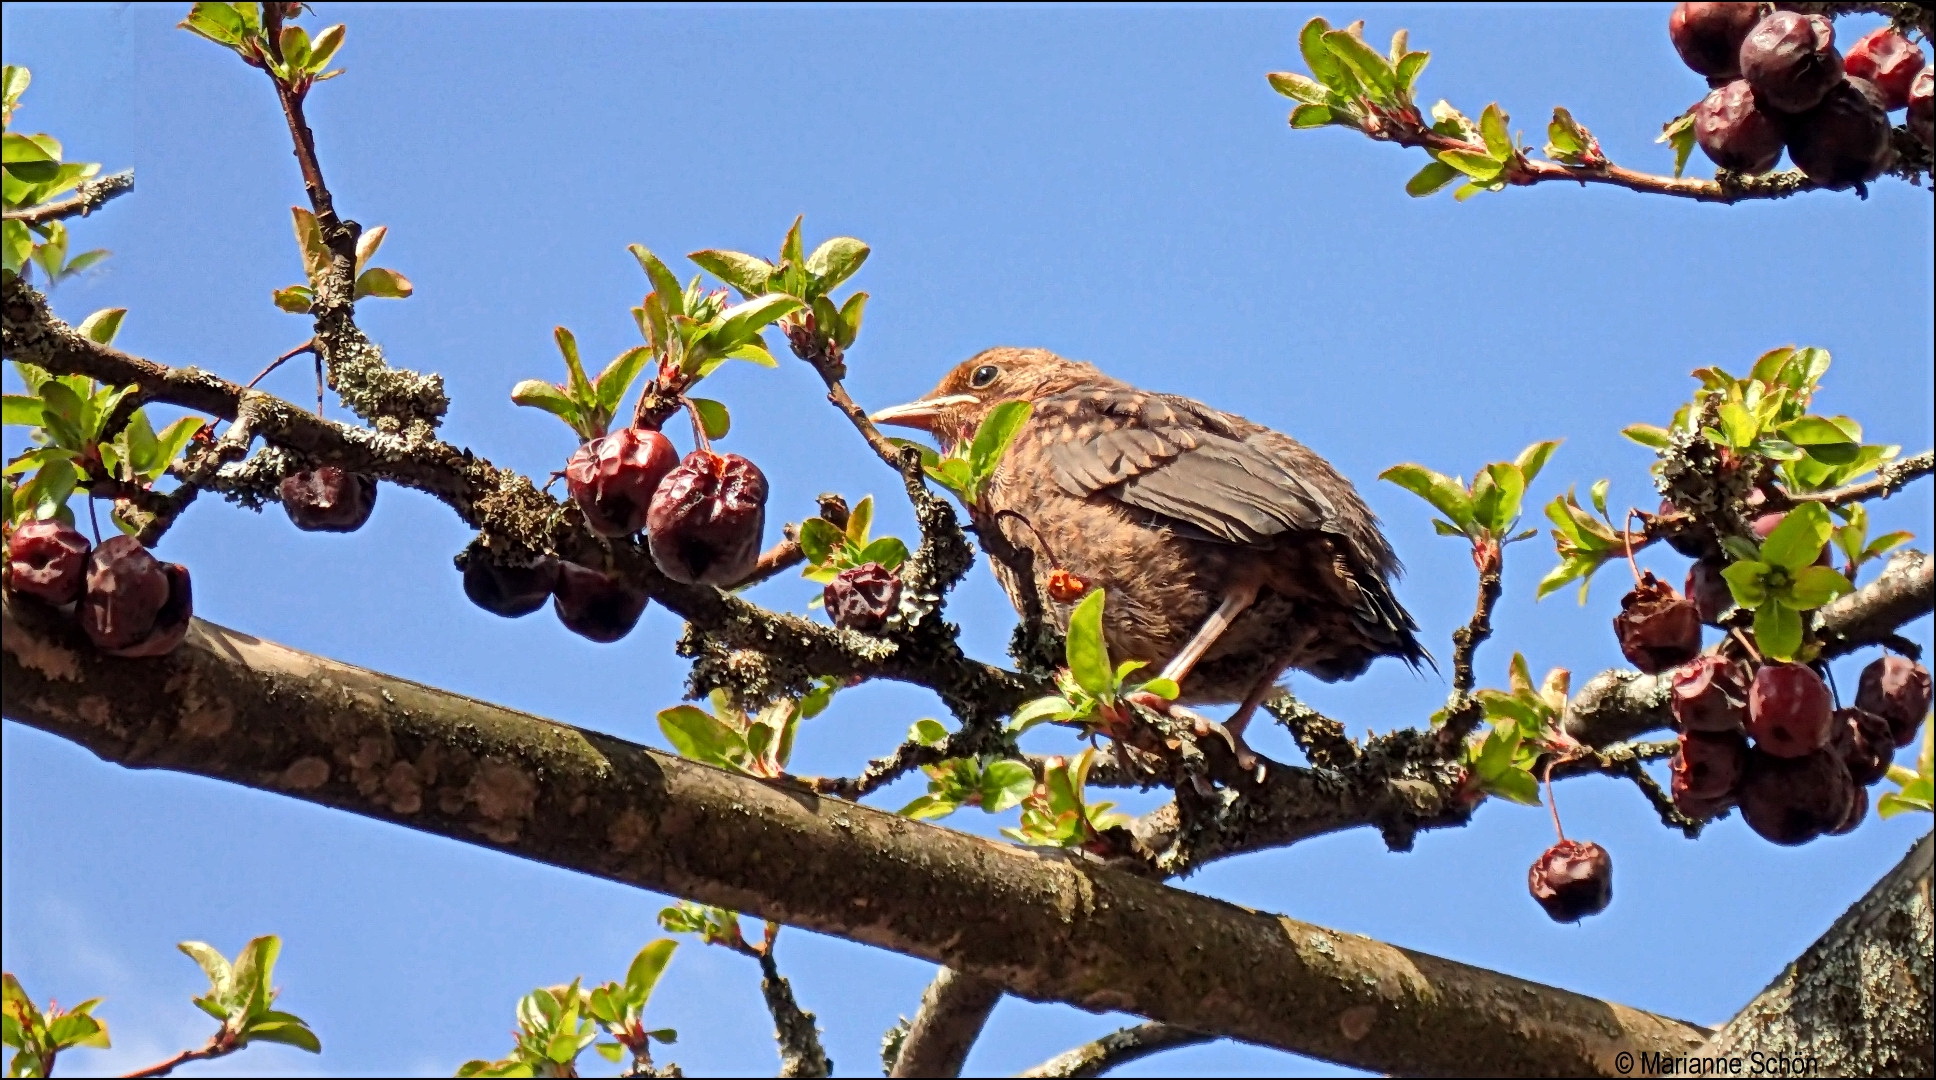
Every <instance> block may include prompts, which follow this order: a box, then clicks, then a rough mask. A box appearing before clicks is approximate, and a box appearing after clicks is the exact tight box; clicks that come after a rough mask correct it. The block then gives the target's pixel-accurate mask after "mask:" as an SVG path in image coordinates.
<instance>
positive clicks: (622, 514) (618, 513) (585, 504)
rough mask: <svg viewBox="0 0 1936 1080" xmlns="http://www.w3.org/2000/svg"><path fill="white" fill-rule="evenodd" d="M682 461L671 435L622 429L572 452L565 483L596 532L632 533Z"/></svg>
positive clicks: (609, 534)
mask: <svg viewBox="0 0 1936 1080" xmlns="http://www.w3.org/2000/svg"><path fill="white" fill-rule="evenodd" d="M678 464H679V452H678V451H677V450H674V449H673V448H672V440H670V439H668V438H666V437H665V436H664V435H662V434H660V433H659V432H656V431H650V430H647V429H644V428H630V427H628V428H621V429H619V430H617V431H614V432H612V433H611V434H610V435H606V436H604V437H603V438H598V439H593V440H592V441H591V442H588V443H586V444H585V445H583V446H581V447H579V448H578V450H577V452H576V453H574V454H572V455H571V460H570V461H568V462H566V463H565V485H566V487H567V489H568V490H569V491H570V492H571V499H572V501H573V502H575V503H577V504H578V509H579V510H580V511H581V512H582V513H583V514H584V515H585V524H586V525H588V526H590V527H591V530H592V531H593V532H595V533H597V534H599V535H600V536H630V535H632V534H633V533H635V532H638V531H639V530H640V529H642V528H644V527H645V518H646V512H647V511H648V510H649V509H650V507H651V505H652V493H653V492H655V491H657V490H659V485H660V484H661V483H662V482H664V480H665V477H666V474H667V473H669V472H671V471H672V470H673V468H674V467H675V466H677V465H678Z"/></svg>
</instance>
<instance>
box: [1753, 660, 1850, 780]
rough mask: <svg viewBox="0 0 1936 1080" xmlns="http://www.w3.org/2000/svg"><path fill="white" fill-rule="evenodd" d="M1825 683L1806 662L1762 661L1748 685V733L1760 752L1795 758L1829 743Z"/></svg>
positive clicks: (1829, 732) (1829, 728)
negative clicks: (1780, 662) (1759, 668)
mask: <svg viewBox="0 0 1936 1080" xmlns="http://www.w3.org/2000/svg"><path fill="white" fill-rule="evenodd" d="M1831 708H1832V706H1831V705H1830V702H1829V696H1828V686H1827V685H1826V684H1824V683H1823V682H1822V677H1821V676H1820V675H1817V674H1815V671H1814V669H1813V668H1810V667H1808V666H1807V665H1806V664H1763V665H1762V667H1761V670H1759V671H1757V672H1755V677H1754V685H1753V686H1751V687H1749V688H1748V734H1749V735H1752V736H1754V741H1755V746H1756V748H1758V749H1759V750H1761V752H1762V753H1765V754H1771V755H1773V756H1775V757H1784V758H1798V757H1802V756H1804V755H1806V754H1812V753H1814V752H1815V751H1817V750H1820V749H1821V748H1822V747H1824V746H1827V745H1828V739H1829V735H1830V734H1831V733H1832V732H1831V729H1832V727H1833V725H1832V723H1831V721H1832V719H1833V717H1832V715H1831V713H1830V709H1831Z"/></svg>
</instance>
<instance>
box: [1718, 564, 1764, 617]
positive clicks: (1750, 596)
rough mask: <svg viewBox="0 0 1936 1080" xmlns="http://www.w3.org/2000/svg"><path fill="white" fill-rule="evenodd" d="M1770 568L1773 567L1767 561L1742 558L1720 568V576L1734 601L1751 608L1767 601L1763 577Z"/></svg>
mask: <svg viewBox="0 0 1936 1080" xmlns="http://www.w3.org/2000/svg"><path fill="white" fill-rule="evenodd" d="M1772 570H1773V567H1771V566H1769V565H1768V564H1767V563H1764V562H1756V561H1754V560H1752V559H1744V560H1742V561H1740V562H1737V563H1733V564H1731V565H1729V566H1728V567H1727V568H1726V569H1724V570H1722V571H1721V577H1722V579H1723V580H1725V581H1726V582H1727V583H1728V592H1729V593H1731V594H1732V595H1733V596H1734V602H1735V603H1736V604H1738V605H1740V606H1741V607H1744V608H1750V609H1752V608H1758V607H1760V606H1761V605H1762V604H1764V603H1766V602H1767V600H1768V587H1767V585H1765V584H1764V583H1763V579H1764V578H1766V577H1767V576H1768V574H1769V573H1770V572H1772Z"/></svg>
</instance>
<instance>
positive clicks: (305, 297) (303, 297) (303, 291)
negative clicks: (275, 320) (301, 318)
mask: <svg viewBox="0 0 1936 1080" xmlns="http://www.w3.org/2000/svg"><path fill="white" fill-rule="evenodd" d="M269 299H270V301H271V302H273V303H274V304H275V305H276V306H277V307H279V308H281V309H282V310H284V311H286V312H288V313H289V314H291V315H307V314H309V309H310V308H312V307H315V306H316V290H314V289H312V288H310V287H309V286H307V285H291V286H289V287H288V288H286V289H277V290H276V291H275V292H272V293H270V294H269Z"/></svg>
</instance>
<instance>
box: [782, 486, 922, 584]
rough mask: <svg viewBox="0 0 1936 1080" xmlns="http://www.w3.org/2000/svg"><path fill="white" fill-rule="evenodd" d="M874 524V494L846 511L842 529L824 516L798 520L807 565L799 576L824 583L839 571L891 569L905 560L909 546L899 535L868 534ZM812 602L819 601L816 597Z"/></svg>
mask: <svg viewBox="0 0 1936 1080" xmlns="http://www.w3.org/2000/svg"><path fill="white" fill-rule="evenodd" d="M873 524H874V496H872V495H868V496H866V497H865V498H862V499H861V501H860V502H858V503H856V504H855V505H854V508H853V509H852V510H851V511H849V512H848V514H847V527H846V528H844V529H843V528H841V527H839V526H837V525H835V524H834V523H833V522H831V521H828V520H827V519H826V518H821V517H810V518H808V519H807V520H805V521H803V522H801V523H800V553H801V554H802V555H804V556H805V557H806V560H807V565H806V568H805V569H803V570H801V571H800V576H801V577H804V578H806V579H807V580H808V581H816V582H819V583H821V584H823V585H824V584H826V583H827V582H829V581H832V580H833V579H834V578H835V577H836V576H837V575H839V573H840V572H841V571H842V570H851V569H853V568H854V567H857V566H866V565H867V564H868V563H877V564H879V565H880V567H881V569H883V570H893V569H896V568H898V567H899V566H900V565H901V564H902V563H904V562H906V561H907V557H908V548H907V544H906V543H904V542H903V541H902V540H901V539H900V538H899V537H896V536H882V537H870V536H869V532H870V530H871V529H872V528H873ZM813 603H814V604H818V603H820V600H819V599H818V598H816V599H815V600H814V601H813Z"/></svg>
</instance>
